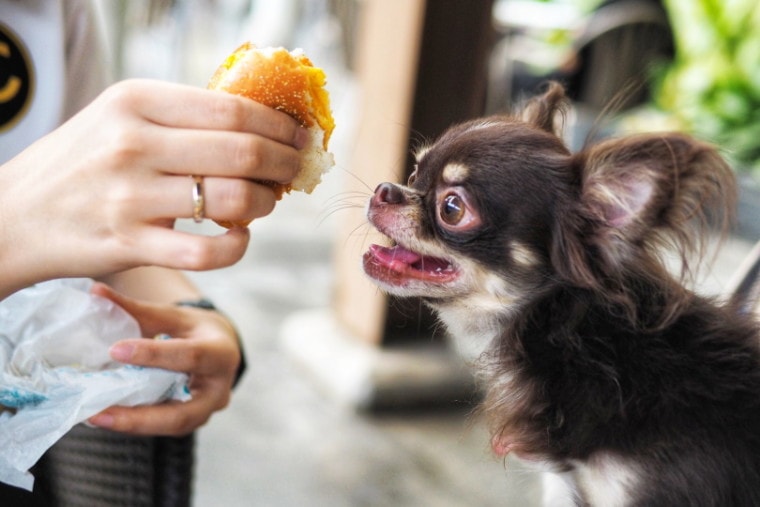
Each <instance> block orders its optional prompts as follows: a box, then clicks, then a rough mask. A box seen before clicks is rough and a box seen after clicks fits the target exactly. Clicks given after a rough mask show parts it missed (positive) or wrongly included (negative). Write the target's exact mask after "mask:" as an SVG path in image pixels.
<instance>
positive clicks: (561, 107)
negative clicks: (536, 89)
mask: <svg viewBox="0 0 760 507" xmlns="http://www.w3.org/2000/svg"><path fill="white" fill-rule="evenodd" d="M566 106H567V97H566V96H565V89H564V88H563V87H562V85H560V84H559V83H557V82H556V81H550V82H549V83H548V84H547V87H546V91H545V92H544V93H543V94H542V95H538V96H536V97H533V98H531V99H530V100H529V101H528V102H526V103H525V105H524V106H523V108H522V111H521V113H520V119H521V120H523V121H524V122H526V123H530V124H532V125H535V126H536V127H538V128H540V129H541V130H545V131H546V132H549V133H550V134H555V135H556V134H558V129H559V126H558V125H557V118H558V116H560V115H562V114H564V112H565V107H566Z"/></svg>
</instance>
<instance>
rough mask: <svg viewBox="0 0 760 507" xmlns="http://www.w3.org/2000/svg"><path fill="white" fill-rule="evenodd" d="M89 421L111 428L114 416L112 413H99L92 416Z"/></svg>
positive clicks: (95, 424)
mask: <svg viewBox="0 0 760 507" xmlns="http://www.w3.org/2000/svg"><path fill="white" fill-rule="evenodd" d="M87 422H89V423H90V424H92V425H93V426H98V427H100V428H110V427H112V426H113V423H114V417H113V416H112V415H111V414H98V415H94V416H92V417H90V418H89V419H88V420H87Z"/></svg>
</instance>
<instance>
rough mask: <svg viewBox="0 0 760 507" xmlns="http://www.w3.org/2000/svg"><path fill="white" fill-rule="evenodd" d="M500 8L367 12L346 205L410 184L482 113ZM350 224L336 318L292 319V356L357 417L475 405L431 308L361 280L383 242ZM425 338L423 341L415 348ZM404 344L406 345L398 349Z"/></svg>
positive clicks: (392, 6) (395, 7)
mask: <svg viewBox="0 0 760 507" xmlns="http://www.w3.org/2000/svg"><path fill="white" fill-rule="evenodd" d="M491 3H492V0H427V1H426V0H363V1H362V2H360V5H361V8H362V10H363V12H362V22H361V23H360V25H359V27H358V30H357V32H358V33H359V34H361V35H360V40H359V47H358V48H357V52H356V55H357V61H356V63H355V66H354V68H356V69H357V75H358V81H359V85H360V86H359V89H360V94H361V99H360V100H359V108H360V110H359V111H357V114H358V118H357V125H358V129H357V132H356V141H355V145H354V152H353V154H352V156H351V159H352V162H351V165H350V167H348V168H347V169H348V171H350V173H351V175H352V176H353V177H350V178H347V179H348V180H349V183H350V186H349V187H347V188H346V192H347V195H349V196H352V195H354V194H353V192H357V194H356V195H357V196H359V195H361V196H362V197H361V201H362V204H364V205H366V202H367V200H368V199H369V197H370V194H371V192H372V191H373V190H374V188H375V186H377V185H378V184H379V183H380V182H383V181H403V180H405V179H406V175H407V174H408V172H409V169H410V161H411V157H410V155H409V153H410V148H411V147H412V146H413V145H415V144H417V143H418V142H419V141H420V140H421V139H430V138H432V137H435V136H436V135H438V134H439V133H440V132H441V131H442V130H443V129H445V128H446V127H447V126H449V125H450V124H451V123H454V122H456V121H460V120H464V119H467V118H471V117H474V116H478V115H480V114H481V112H482V107H483V105H482V104H483V97H484V88H485V83H486V68H485V62H486V59H487V55H488V52H489V48H490V40H489V39H490V33H491V30H490V28H491ZM351 200H353V198H351ZM341 217H342V219H343V222H342V224H341V225H340V227H339V230H338V231H337V234H338V237H337V244H336V245H335V269H336V290H335V296H334V301H333V305H332V308H330V309H329V311H327V312H324V311H309V312H304V313H301V314H296V315H294V316H292V317H291V318H289V319H288V321H287V322H286V323H285V325H284V326H283V329H282V338H283V344H284V346H285V349H286V350H287V351H288V353H289V354H290V355H291V356H292V357H293V358H294V359H296V360H297V361H298V362H300V363H301V364H302V365H303V366H305V367H306V369H307V370H309V371H310V372H311V373H312V375H313V376H314V377H315V379H316V380H317V381H318V383H319V384H321V386H322V387H323V388H324V389H325V390H326V391H328V392H329V393H330V394H331V395H332V396H333V397H335V398H337V399H339V400H342V401H344V402H346V403H347V404H349V405H353V406H356V407H360V408H380V407H384V406H402V405H407V406H408V405H418V404H425V403H435V402H440V401H451V400H453V399H463V398H467V397H468V396H469V395H470V394H472V392H473V378H472V374H471V372H470V371H469V369H468V368H467V366H466V365H465V364H464V360H463V359H462V358H461V357H459V356H457V355H456V354H454V353H453V352H452V351H451V350H450V349H449V348H448V347H445V346H441V345H442V343H443V342H440V341H435V343H433V340H431V336H432V335H431V333H432V331H431V330H430V328H429V323H430V321H429V313H427V312H425V311H423V309H424V307H423V306H422V305H421V304H419V302H415V301H412V302H409V301H400V300H399V301H396V300H393V301H391V300H389V298H388V297H386V296H385V295H383V294H382V293H381V292H380V291H379V290H378V289H377V287H376V286H375V285H374V284H373V283H371V282H370V281H369V280H368V279H367V278H366V276H365V275H364V273H363V272H362V270H361V267H360V262H361V257H362V254H363V253H364V251H365V250H366V249H367V248H368V247H369V244H370V243H372V242H374V243H382V242H383V241H384V238H382V237H381V236H380V235H379V234H377V233H375V232H373V229H372V228H371V227H370V226H369V225H368V223H367V219H366V217H365V211H364V209H358V208H357V209H355V210H353V212H349V211H345V212H343V213H342V214H341ZM410 335H411V336H410ZM415 335H416V336H417V337H418V338H421V339H418V340H414V341H409V340H407V338H411V337H414V336H415ZM439 335H440V333H439ZM400 341H404V342H405V343H404V346H403V347H396V346H393V344H397V343H399V342H400ZM390 342H393V343H392V344H391V343H390Z"/></svg>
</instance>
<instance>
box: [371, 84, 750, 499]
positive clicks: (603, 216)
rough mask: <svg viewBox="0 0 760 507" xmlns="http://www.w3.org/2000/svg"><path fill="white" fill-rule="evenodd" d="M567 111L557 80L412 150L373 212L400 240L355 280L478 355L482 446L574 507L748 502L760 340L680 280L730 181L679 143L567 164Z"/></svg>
mask: <svg viewBox="0 0 760 507" xmlns="http://www.w3.org/2000/svg"><path fill="white" fill-rule="evenodd" d="M563 103H564V94H563V90H562V88H561V87H560V86H559V85H556V84H553V85H550V86H549V87H548V90H547V91H546V93H545V94H544V95H542V96H540V97H537V98H535V99H533V100H532V101H531V102H530V103H529V104H528V105H527V107H526V108H525V110H524V111H523V113H522V116H521V117H519V118H517V117H506V118H501V117H499V118H487V119H482V120H477V121H472V122H468V123H464V124H461V125H457V126H454V127H452V128H451V129H449V130H448V131H447V132H445V133H444V134H443V135H442V136H441V137H440V138H439V139H438V140H437V141H436V142H435V143H433V144H432V145H430V146H429V147H427V148H425V149H423V150H421V152H420V153H419V154H418V166H417V169H416V171H415V173H414V174H413V175H412V177H411V178H410V182H409V185H408V186H401V185H395V184H390V183H385V184H382V185H381V186H379V187H378V189H377V190H376V192H375V195H374V196H373V198H372V200H371V202H370V204H369V209H368V216H369V219H370V221H371V222H372V223H373V224H374V225H375V226H376V227H377V228H378V229H379V230H380V231H381V232H383V233H385V234H387V235H388V236H390V237H391V239H393V240H394V242H395V244H396V245H397V246H395V247H393V248H385V249H383V248H376V249H375V250H373V251H370V252H368V253H367V254H365V259H364V265H365V271H366V272H367V273H368V274H369V275H370V276H371V277H372V278H373V279H374V280H375V281H376V282H377V283H378V284H379V285H380V286H381V287H383V288H384V289H386V290H388V291H389V292H392V293H394V294H397V295H401V296H405V295H409V296H421V297H423V298H424V299H425V301H426V302H427V303H429V304H430V305H431V306H432V307H433V308H434V309H435V310H436V311H437V313H438V315H439V317H440V318H441V320H442V322H443V323H444V324H445V325H446V326H447V328H448V330H449V331H450V332H451V333H452V334H456V335H459V337H460V339H467V340H472V341H480V342H483V343H487V344H488V345H487V348H486V351H485V353H484V354H483V356H482V358H481V362H482V377H483V379H484V383H485V389H486V394H485V399H484V402H483V406H482V411H483V413H484V414H485V415H486V416H487V420H488V422H489V425H490V428H491V430H492V434H493V446H494V449H495V450H496V451H497V452H499V453H500V454H504V453H506V452H514V453H516V454H517V455H518V456H520V457H523V458H526V459H528V460H534V461H542V462H548V463H550V464H551V465H552V466H553V468H554V469H555V470H556V471H560V472H565V473H566V474H567V475H568V476H570V477H571V479H572V481H573V483H574V488H575V495H576V499H575V500H576V501H577V503H578V504H581V505H585V504H588V505H599V506H605V507H606V506H611V505H626V506H628V505H636V506H650V505H652V506H660V505H662V506H680V505H684V506H685V505H688V506H758V505H760V436H759V433H760V430H759V428H760V338H759V334H758V329H757V326H756V324H755V323H754V322H753V321H752V319H751V318H749V317H748V316H746V315H741V314H740V313H739V312H737V311H736V310H735V309H734V308H731V307H725V306H720V305H719V304H717V303H716V302H714V301H712V300H709V299H707V298H704V297H700V296H698V295H695V294H694V293H693V292H692V291H690V290H688V289H687V288H685V285H684V283H683V282H684V279H685V278H686V277H687V275H688V274H689V272H690V267H691V266H690V264H689V262H688V260H689V259H690V258H692V256H693V255H692V254H695V253H699V252H700V251H701V247H702V246H703V245H702V241H703V239H704V238H705V237H706V235H707V228H706V227H705V226H706V225H707V224H709V223H711V222H712V219H713V218H715V217H716V216H729V215H730V211H728V210H731V209H732V208H733V205H734V199H735V187H734V180H733V175H732V172H731V170H730V169H729V167H728V166H727V165H726V163H725V162H724V161H723V160H722V158H721V157H720V156H719V155H718V154H717V152H716V151H715V150H714V149H713V148H712V147H711V146H709V145H707V144H704V143H701V142H698V141H696V140H694V139H692V138H691V137H688V136H685V135H682V134H677V133H667V134H664V133H659V134H650V135H637V136H633V137H628V138H623V139H614V140H608V141H603V142H601V143H600V144H598V145H595V146H590V147H588V148H586V149H584V150H582V151H581V152H579V153H570V152H569V151H568V149H567V148H566V147H565V145H564V144H563V142H562V141H561V140H560V138H559V137H558V136H557V135H556V134H555V125H554V121H555V118H556V117H557V113H558V111H559V110H560V109H561V107H562V105H563ZM665 246H667V247H669V251H675V252H677V253H678V258H679V259H680V261H681V262H680V264H681V266H682V268H683V269H682V270H680V271H677V272H676V273H674V274H671V272H672V271H673V270H672V269H667V268H666V266H665V263H664V261H663V254H662V251H663V247H665ZM425 263H427V267H426V266H425Z"/></svg>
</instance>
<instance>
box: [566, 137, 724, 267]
mask: <svg viewBox="0 0 760 507" xmlns="http://www.w3.org/2000/svg"><path fill="white" fill-rule="evenodd" d="M575 158H576V167H577V169H578V171H579V180H580V203H579V204H580V209H579V210H578V214H579V215H580V216H582V217H583V223H584V224H585V225H584V226H580V227H578V228H577V229H580V230H582V231H583V235H584V237H583V239H582V241H583V243H584V244H585V247H583V248H584V250H585V251H589V249H588V248H587V247H589V246H590V247H591V249H590V251H593V252H595V253H596V254H598V255H600V256H602V258H603V259H602V260H603V261H604V262H606V263H608V264H607V265H608V267H612V266H614V265H617V264H618V263H620V262H621V261H623V260H625V259H626V258H629V257H631V255H635V254H637V253H641V252H651V250H649V249H648V247H649V246H655V245H657V246H662V244H663V243H665V244H667V245H669V246H671V247H674V248H675V249H676V251H678V252H679V253H680V254H681V258H682V260H683V262H684V271H685V270H688V264H687V258H688V257H689V256H690V254H692V253H695V252H696V253H701V248H702V247H704V241H705V240H706V238H707V236H708V234H707V232H708V231H707V230H705V229H706V228H707V227H709V226H714V225H715V220H716V219H719V220H720V221H721V222H720V224H719V225H720V226H721V228H722V230H723V231H724V232H725V230H726V229H727V227H728V225H729V224H730V222H731V219H732V217H733V212H734V206H735V202H736V186H735V181H734V174H733V171H732V170H731V168H730V167H729V166H728V165H727V164H726V162H725V161H724V160H723V158H722V157H721V156H720V155H719V154H718V153H717V151H716V150H715V149H714V148H713V147H712V146H710V145H708V144H705V143H702V142H699V141H697V140H695V139H693V138H691V137H689V136H686V135H683V134H676V133H670V134H646V135H638V136H631V137H628V138H623V139H616V140H609V141H606V142H603V143H600V144H599V145H597V146H594V147H591V148H588V149H587V150H585V151H583V152H580V153H578V154H576V155H575ZM576 269H577V268H576Z"/></svg>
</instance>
